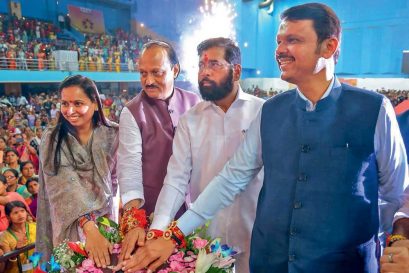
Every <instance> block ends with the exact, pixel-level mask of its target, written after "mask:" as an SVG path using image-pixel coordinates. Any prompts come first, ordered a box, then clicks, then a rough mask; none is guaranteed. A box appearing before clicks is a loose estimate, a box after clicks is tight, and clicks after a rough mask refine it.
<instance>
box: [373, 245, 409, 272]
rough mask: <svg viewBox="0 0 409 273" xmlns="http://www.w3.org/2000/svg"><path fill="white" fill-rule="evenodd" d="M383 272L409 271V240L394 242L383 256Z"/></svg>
mask: <svg viewBox="0 0 409 273" xmlns="http://www.w3.org/2000/svg"><path fill="white" fill-rule="evenodd" d="M380 262H381V273H392V272H393V273H409V240H401V241H397V242H395V243H393V246H392V247H387V248H385V250H384V252H383V255H382V257H381V260H380Z"/></svg>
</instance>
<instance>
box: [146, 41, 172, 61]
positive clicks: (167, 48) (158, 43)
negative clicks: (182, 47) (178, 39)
mask: <svg viewBox="0 0 409 273" xmlns="http://www.w3.org/2000/svg"><path fill="white" fill-rule="evenodd" d="M151 47H161V48H163V49H164V50H165V51H166V53H167V54H168V59H169V62H170V64H171V65H172V66H174V65H179V59H178V56H177V55H176V51H175V49H174V48H173V47H172V45H170V44H169V43H167V42H164V41H160V40H150V41H149V42H147V43H145V44H144V45H143V46H142V50H141V54H140V55H142V53H143V52H144V51H145V50H147V49H149V48H151Z"/></svg>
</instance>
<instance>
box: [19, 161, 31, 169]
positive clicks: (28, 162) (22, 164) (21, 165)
mask: <svg viewBox="0 0 409 273" xmlns="http://www.w3.org/2000/svg"><path fill="white" fill-rule="evenodd" d="M27 164H31V165H33V167H34V163H33V162H32V161H30V160H28V161H24V162H21V163H20V170H23V169H24V167H25V166H26V165H27Z"/></svg>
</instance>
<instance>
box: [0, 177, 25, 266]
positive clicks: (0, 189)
mask: <svg viewBox="0 0 409 273" xmlns="http://www.w3.org/2000/svg"><path fill="white" fill-rule="evenodd" d="M10 201H21V202H23V203H24V204H26V203H25V201H24V198H23V197H21V195H20V194H18V193H16V192H7V179H6V178H5V177H4V175H1V174H0V234H1V232H3V231H5V230H6V229H7V228H8V227H9V220H8V219H7V216H6V213H5V211H4V206H5V205H6V204H7V203H8V202H10ZM26 208H27V211H30V209H29V207H28V205H27V206H26ZM30 215H31V212H30ZM0 272H1V270H0Z"/></svg>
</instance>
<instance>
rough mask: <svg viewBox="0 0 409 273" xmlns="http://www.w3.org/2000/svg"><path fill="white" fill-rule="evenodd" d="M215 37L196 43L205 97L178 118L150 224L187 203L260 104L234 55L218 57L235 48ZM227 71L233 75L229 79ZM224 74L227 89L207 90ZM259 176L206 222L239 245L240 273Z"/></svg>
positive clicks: (163, 221) (158, 225)
mask: <svg viewBox="0 0 409 273" xmlns="http://www.w3.org/2000/svg"><path fill="white" fill-rule="evenodd" d="M217 39H219V40H217ZM217 39H210V40H206V41H204V42H203V43H202V44H201V45H203V46H202V47H203V48H202V51H200V50H199V48H200V45H199V47H198V51H199V55H200V56H201V61H200V65H199V68H200V71H199V84H200V85H199V86H200V91H201V94H202V96H203V98H204V99H205V100H206V101H203V102H201V103H199V104H198V105H196V106H195V107H193V108H192V109H191V110H189V111H188V112H187V113H186V114H185V115H184V116H182V118H181V119H180V120H179V125H178V128H177V130H176V135H175V138H174V140H173V155H172V157H171V158H170V161H169V164H168V169H167V175H166V178H165V181H164V186H163V188H162V190H161V192H160V195H159V198H158V201H157V203H156V207H155V213H154V215H155V217H154V221H153V223H152V225H151V228H152V229H160V230H165V229H166V227H167V226H168V224H169V223H170V222H171V221H172V220H173V218H174V216H175V214H176V212H177V211H178V209H179V207H180V206H181V205H182V204H183V202H184V201H185V195H186V194H187V196H188V197H187V200H186V201H187V203H188V204H189V203H190V202H193V201H194V200H195V199H196V198H197V197H198V196H199V194H200V193H201V192H202V191H203V190H204V189H205V188H206V186H207V184H208V182H209V181H210V180H212V178H213V177H214V176H216V175H217V174H218V173H219V172H220V171H221V169H222V168H223V166H224V164H225V163H226V162H227V161H228V160H229V159H230V157H231V156H232V155H233V154H234V152H235V151H236V149H237V148H238V147H239V145H240V144H241V142H242V140H243V139H244V136H245V133H246V131H247V129H248V127H249V126H250V123H251V121H252V120H253V118H254V117H255V116H256V114H257V113H258V112H259V110H260V109H261V107H262V104H263V100H261V99H259V98H256V97H254V96H252V95H249V94H246V93H244V92H243V91H242V89H241V88H240V85H239V76H240V73H237V72H238V70H240V71H241V69H240V68H241V67H240V65H239V63H237V62H235V61H234V58H233V60H228V59H226V60H225V58H226V57H224V58H223V55H224V56H227V55H231V54H225V51H226V50H235V51H238V52H240V51H239V49H238V48H237V47H236V46H235V45H234V44H233V43H232V42H231V41H230V40H228V39H224V38H217ZM233 55H234V54H233ZM223 65H225V66H223ZM229 66H230V67H231V68H229ZM230 70H231V71H232V73H233V74H232V75H234V76H233V78H229V71H230ZM224 75H227V76H226V77H225V78H223V79H222V80H220V81H219V85H218V87H220V86H222V87H223V88H226V86H225V85H223V83H224V82H225V81H231V83H232V84H231V85H230V89H231V90H224V91H222V93H223V92H224V93H223V94H220V95H215V94H210V93H211V92H212V88H211V84H210V82H212V81H213V82H214V83H215V84H216V85H217V79H218V76H224ZM201 79H202V83H203V84H201ZM206 83H208V84H206ZM213 90H214V92H215V93H217V92H220V90H219V91H217V90H216V89H213ZM214 95H215V96H214ZM223 96H224V97H223ZM220 97H222V98H220ZM262 180H263V171H260V173H259V174H258V175H257V176H256V178H255V179H254V180H253V181H252V183H250V184H249V186H248V189H247V190H246V191H245V192H243V193H242V194H240V195H239V196H238V197H237V198H236V199H235V201H234V203H233V204H232V205H231V206H229V207H227V208H225V209H223V210H222V211H221V212H219V214H218V215H217V216H216V218H215V219H214V220H213V221H212V222H211V224H210V227H209V235H210V236H212V237H221V238H222V241H223V242H224V243H227V244H228V245H230V246H233V247H234V248H235V249H236V250H238V252H239V254H238V255H237V256H235V258H236V259H237V261H236V272H239V273H242V272H243V273H246V272H249V266H248V263H249V250H250V237H251V230H252V227H253V223H254V219H255V216H256V206H257V199H258V194H259V191H260V189H261V185H262ZM189 199H190V200H189ZM209 202H212V200H209Z"/></svg>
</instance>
